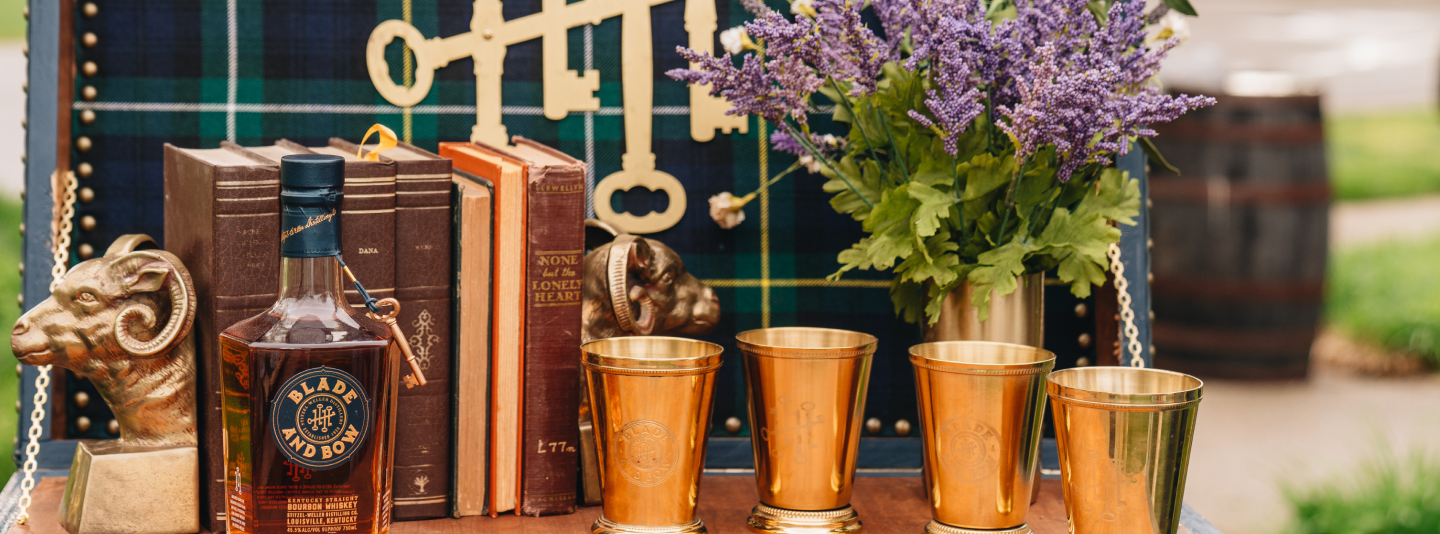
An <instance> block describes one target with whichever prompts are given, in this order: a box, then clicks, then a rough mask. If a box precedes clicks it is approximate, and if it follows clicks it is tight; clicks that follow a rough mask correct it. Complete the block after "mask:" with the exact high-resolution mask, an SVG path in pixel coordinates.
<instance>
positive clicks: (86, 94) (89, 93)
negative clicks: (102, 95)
mask: <svg viewBox="0 0 1440 534" xmlns="http://www.w3.org/2000/svg"><path fill="white" fill-rule="evenodd" d="M97 96H99V93H98V92H96V91H95V86H93V85H87V86H85V87H84V88H83V89H81V90H80V98H84V99H85V100H95V97H97Z"/></svg>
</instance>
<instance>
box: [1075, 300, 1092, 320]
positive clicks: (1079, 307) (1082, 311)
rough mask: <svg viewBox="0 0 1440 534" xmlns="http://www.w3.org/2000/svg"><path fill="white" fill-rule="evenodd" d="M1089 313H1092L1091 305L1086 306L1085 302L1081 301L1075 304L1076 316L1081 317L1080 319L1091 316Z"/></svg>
mask: <svg viewBox="0 0 1440 534" xmlns="http://www.w3.org/2000/svg"><path fill="white" fill-rule="evenodd" d="M1089 315H1090V307H1089V306H1086V305H1085V303H1084V302H1081V303H1079V304H1076V305H1075V317H1077V318H1080V319H1084V318H1085V317H1087V316H1089Z"/></svg>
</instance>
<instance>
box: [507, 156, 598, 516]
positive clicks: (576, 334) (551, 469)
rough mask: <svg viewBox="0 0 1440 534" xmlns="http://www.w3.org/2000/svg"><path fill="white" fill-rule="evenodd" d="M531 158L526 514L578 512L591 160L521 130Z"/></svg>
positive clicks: (523, 468) (524, 386)
mask: <svg viewBox="0 0 1440 534" xmlns="http://www.w3.org/2000/svg"><path fill="white" fill-rule="evenodd" d="M511 142H512V143H514V144H515V147H514V148H513V149H512V153H513V154H514V155H515V156H516V157H517V158H520V159H522V160H523V161H525V162H526V163H527V166H526V171H525V173H526V174H525V182H526V185H527V190H526V193H527V209H526V212H527V215H528V218H529V222H528V224H527V234H526V236H527V244H528V247H527V254H526V278H525V352H524V374H523V376H522V378H521V391H522V392H523V395H524V403H523V404H521V421H522V423H521V433H522V436H523V437H522V441H521V442H520V445H521V447H520V452H521V463H520V481H521V482H520V514H521V515H530V516H538V515H554V514H568V513H573V512H574V511H575V506H576V494H575V493H576V488H577V487H578V486H577V474H578V471H579V455H578V453H577V452H576V451H578V450H579V441H580V429H579V427H578V426H577V425H576V424H575V418H576V414H577V413H578V412H579V409H580V396H579V393H578V391H577V390H576V387H575V384H578V383H579V382H580V284H581V283H583V271H584V268H583V263H584V261H583V258H584V255H585V164H584V163H581V162H580V161H579V160H576V159H575V158H572V157H570V156H567V155H565V154H564V153H562V152H560V151H558V150H555V149H553V148H550V147H548V146H545V145H542V144H540V143H536V142H534V141H531V140H529V139H525V138H523V137H520V136H515V137H514V138H513V140H512V141H511Z"/></svg>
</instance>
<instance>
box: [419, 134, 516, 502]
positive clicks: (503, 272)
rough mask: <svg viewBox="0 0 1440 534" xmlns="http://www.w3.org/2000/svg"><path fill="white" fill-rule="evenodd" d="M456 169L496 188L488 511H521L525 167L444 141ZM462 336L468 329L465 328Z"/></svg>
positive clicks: (445, 154) (443, 154)
mask: <svg viewBox="0 0 1440 534" xmlns="http://www.w3.org/2000/svg"><path fill="white" fill-rule="evenodd" d="M440 155H441V157H447V158H450V159H451V160H453V161H454V163H455V169H456V170H457V171H465V172H469V173H471V174H474V175H476V176H479V177H481V178H484V179H487V180H489V181H490V182H491V183H492V184H493V185H494V187H495V189H494V214H495V218H494V221H495V223H494V234H493V235H494V238H493V241H492V246H493V247H494V249H493V251H494V252H493V255H492V262H491V265H492V266H493V267H492V269H493V270H492V271H491V278H492V280H493V283H492V285H491V287H492V291H493V293H492V298H491V315H492V317H493V318H492V321H491V332H492V335H491V343H490V347H491V348H490V429H489V433H490V461H489V467H490V471H489V486H490V487H489V491H488V498H489V513H490V515H491V516H496V515H499V514H500V513H502V512H509V511H512V510H515V509H516V503H517V501H518V497H519V495H518V492H519V489H520V480H519V469H518V468H519V445H520V443H519V440H520V402H521V397H520V387H521V384H520V380H521V376H522V374H521V373H522V370H523V361H522V358H523V354H524V353H523V349H524V346H523V344H524V341H525V333H524V330H523V329H524V327H525V287H524V286H525V269H526V257H525V255H526V247H525V238H526V233H525V223H526V219H525V213H526V212H525V209H526V206H525V185H524V183H525V167H524V165H523V164H522V163H521V162H519V161H516V160H514V159H511V158H507V157H504V156H501V155H499V154H497V153H493V152H489V151H486V150H484V149H481V148H480V147H477V146H475V145H471V144H469V143H440ZM462 332H463V330H462Z"/></svg>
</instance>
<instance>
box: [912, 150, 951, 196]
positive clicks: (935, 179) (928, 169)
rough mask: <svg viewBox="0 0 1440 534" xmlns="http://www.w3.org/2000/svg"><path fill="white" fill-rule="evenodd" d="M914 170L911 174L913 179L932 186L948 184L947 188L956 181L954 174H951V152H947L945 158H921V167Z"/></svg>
mask: <svg viewBox="0 0 1440 534" xmlns="http://www.w3.org/2000/svg"><path fill="white" fill-rule="evenodd" d="M912 172H913V173H914V175H913V176H911V178H912V179H914V180H915V181H916V182H917V183H921V184H925V185H927V186H930V187H937V186H947V187H946V189H949V187H948V186H950V185H951V184H954V183H955V177H954V175H952V174H950V172H951V170H950V155H949V154H946V155H945V157H944V158H943V159H942V158H936V157H927V158H921V160H920V166H919V168H917V169H912Z"/></svg>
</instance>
